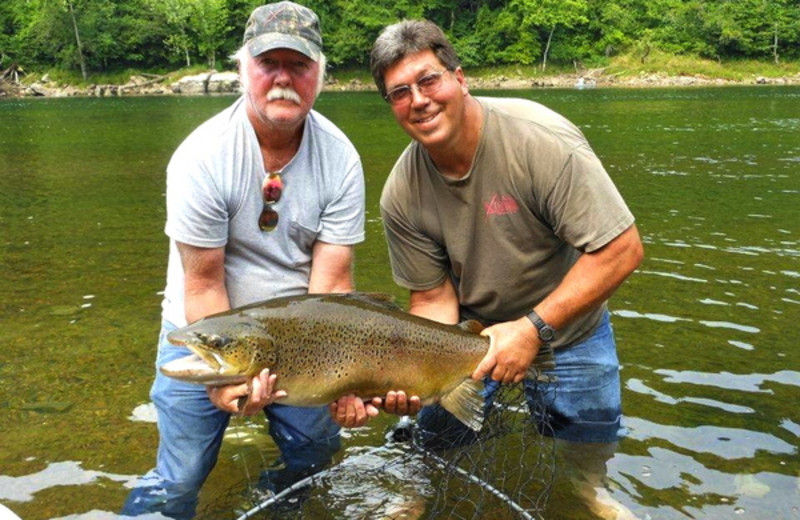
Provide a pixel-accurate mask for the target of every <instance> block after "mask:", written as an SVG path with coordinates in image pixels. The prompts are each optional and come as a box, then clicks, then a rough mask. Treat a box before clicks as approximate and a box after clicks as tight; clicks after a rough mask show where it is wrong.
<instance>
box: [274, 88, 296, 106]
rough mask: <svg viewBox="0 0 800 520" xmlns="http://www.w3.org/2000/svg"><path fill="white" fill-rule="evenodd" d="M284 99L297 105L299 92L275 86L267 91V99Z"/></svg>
mask: <svg viewBox="0 0 800 520" xmlns="http://www.w3.org/2000/svg"><path fill="white" fill-rule="evenodd" d="M278 99H285V100H287V101H291V102H293V103H297V104H298V105H299V104H300V103H301V101H300V94H298V93H297V92H296V91H295V90H294V89H292V88H283V87H275V88H273V89H271V90H270V91H269V92H268V93H267V101H275V100H278Z"/></svg>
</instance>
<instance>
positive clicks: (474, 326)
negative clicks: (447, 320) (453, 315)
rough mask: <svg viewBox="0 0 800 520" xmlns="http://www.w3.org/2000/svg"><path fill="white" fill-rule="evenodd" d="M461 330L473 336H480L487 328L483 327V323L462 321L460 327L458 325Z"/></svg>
mask: <svg viewBox="0 0 800 520" xmlns="http://www.w3.org/2000/svg"><path fill="white" fill-rule="evenodd" d="M456 326H457V327H458V328H459V329H461V330H463V331H465V332H471V333H473V334H480V332H481V331H482V330H483V329H485V328H486V327H484V326H483V324H482V323H481V322H479V321H478V320H467V321H462V322H461V323H459V324H458V325H456Z"/></svg>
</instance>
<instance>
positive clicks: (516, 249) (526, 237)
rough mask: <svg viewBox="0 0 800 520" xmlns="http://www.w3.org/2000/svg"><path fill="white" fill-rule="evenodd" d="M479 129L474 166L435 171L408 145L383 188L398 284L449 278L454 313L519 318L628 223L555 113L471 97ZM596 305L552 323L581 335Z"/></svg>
mask: <svg viewBox="0 0 800 520" xmlns="http://www.w3.org/2000/svg"><path fill="white" fill-rule="evenodd" d="M477 99H478V102H479V103H480V105H481V108H482V111H483V119H484V121H483V126H482V131H481V136H480V140H479V143H478V148H477V150H476V152H475V158H474V160H473V165H472V169H471V170H470V171H469V172H468V174H467V175H466V176H465V177H464V178H462V179H459V180H453V179H450V178H447V177H444V176H443V175H442V174H441V173H440V172H439V171H438V170H437V168H436V166H435V165H434V164H433V162H432V161H431V158H430V156H429V155H428V153H427V152H426V150H425V149H424V148H423V147H422V146H421V145H420V144H419V143H418V142H416V141H414V142H412V143H411V144H410V145H409V146H408V147H407V148H406V150H405V151H404V152H403V154H402V155H401V156H400V158H399V159H398V161H397V163H396V164H395V166H394V168H393V169H392V172H391V174H390V176H389V178H388V179H387V181H386V185H385V186H384V188H383V194H382V196H381V214H382V216H383V221H384V229H385V232H386V239H387V242H388V245H389V256H390V259H391V265H392V273H393V277H394V280H395V282H396V283H397V284H399V285H401V286H403V287H406V288H408V289H411V290H427V289H432V288H434V287H437V286H438V285H440V284H441V283H442V282H443V281H444V280H445V278H446V277H449V278H450V279H451V280H452V281H453V284H454V286H455V288H456V291H457V293H458V298H459V303H460V305H461V316H462V318H463V319H470V318H474V319H478V320H480V321H482V322H484V323H486V324H491V323H497V322H500V321H508V320H513V319H517V318H519V317H521V316H524V315H526V314H527V313H529V312H530V311H531V309H532V308H533V307H534V306H535V305H536V304H538V303H539V302H540V301H541V300H542V299H544V298H545V297H546V296H547V295H548V294H549V293H550V292H552V291H553V289H555V287H556V286H557V285H558V284H559V283H560V282H561V280H562V279H563V278H564V276H565V275H566V273H567V271H569V269H570V268H571V267H572V265H573V264H574V263H575V262H576V260H577V259H578V258H579V257H580V255H581V253H582V252H592V251H595V250H597V249H599V248H601V247H603V246H604V245H606V244H607V243H608V242H610V241H611V240H613V239H614V238H615V237H616V236H618V235H619V234H620V233H622V232H623V231H625V230H626V229H628V228H629V227H630V226H631V225H632V224H633V221H634V218H633V215H632V214H631V212H630V211H629V210H628V207H627V206H626V204H625V202H624V201H623V200H622V197H621V196H620V194H619V192H618V191H617V189H616V187H615V186H614V184H613V182H612V181H611V179H610V178H609V176H608V174H607V173H606V171H605V169H604V168H603V165H602V164H601V163H600V160H599V159H598V158H597V156H596V155H595V154H594V152H593V151H592V149H591V147H590V146H589V144H588V142H587V141H586V139H585V137H584V136H583V134H582V133H581V132H580V130H578V129H577V128H576V127H575V126H574V125H573V124H572V123H570V122H569V121H568V120H566V119H565V118H564V117H562V116H560V115H559V114H557V113H555V112H553V111H552V110H550V109H548V108H546V107H544V106H542V105H540V104H538V103H534V102H532V101H527V100H522V99H500V98H477ZM604 308H605V304H604V305H602V306H601V307H600V308H598V309H596V310H594V311H592V312H590V313H588V314H587V315H584V316H582V317H580V318H578V319H577V320H575V321H573V322H572V323H570V324H569V325H568V326H566V327H564V328H563V330H560V331H559V334H558V338H557V340H556V342H555V343H554V346H562V345H566V344H570V343H573V342H575V341H579V340H581V339H583V338H584V337H585V336H587V335H588V334H589V333H590V332H591V331H592V330H593V329H594V327H595V325H596V324H597V322H598V320H599V317H600V315H601V313H602V311H603V309H604Z"/></svg>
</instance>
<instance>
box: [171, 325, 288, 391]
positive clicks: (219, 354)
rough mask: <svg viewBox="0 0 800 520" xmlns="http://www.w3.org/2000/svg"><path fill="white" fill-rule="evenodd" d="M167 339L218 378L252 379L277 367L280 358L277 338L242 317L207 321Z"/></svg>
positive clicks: (178, 331)
mask: <svg viewBox="0 0 800 520" xmlns="http://www.w3.org/2000/svg"><path fill="white" fill-rule="evenodd" d="M167 339H168V340H169V342H170V343H172V344H173V345H183V346H186V347H187V348H188V349H189V350H191V351H192V352H193V353H194V354H195V355H196V356H198V357H199V358H200V359H201V360H202V361H203V362H204V363H205V365H207V366H205V367H203V369H204V371H206V372H209V373H211V374H215V375H216V376H231V377H232V376H253V375H255V374H257V373H258V372H260V371H261V370H262V369H264V368H271V367H274V366H275V365H276V363H277V358H278V356H277V351H276V348H275V340H274V338H273V337H272V336H271V335H270V334H269V332H268V331H267V330H266V329H265V328H264V326H263V325H262V324H261V323H260V322H259V321H258V320H255V319H252V318H248V317H243V316H238V317H237V316H219V317H214V316H212V317H209V318H204V319H202V320H200V321H197V322H195V323H193V324H191V325H188V326H186V327H183V328H180V329H177V330H175V331H173V332H170V333H169V334H168V335H167ZM201 366H202V364H199V365H198V368H199V367H201ZM198 377H202V376H200V374H198Z"/></svg>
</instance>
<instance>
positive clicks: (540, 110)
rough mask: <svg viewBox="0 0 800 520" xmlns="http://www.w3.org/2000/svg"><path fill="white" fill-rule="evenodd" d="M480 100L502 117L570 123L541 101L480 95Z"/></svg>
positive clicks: (550, 122)
mask: <svg viewBox="0 0 800 520" xmlns="http://www.w3.org/2000/svg"><path fill="white" fill-rule="evenodd" d="M478 99H479V100H480V102H481V103H482V104H483V105H484V106H485V107H487V108H488V109H489V111H490V112H493V113H495V114H497V115H498V116H499V117H500V118H502V119H511V120H521V121H530V122H534V123H540V124H570V125H571V124H572V123H570V122H569V121H568V120H567V118H565V117H564V116H562V115H561V114H559V113H558V112H556V111H555V110H553V109H552V108H549V107H547V106H545V105H543V104H541V103H537V102H536V101H532V100H530V99H522V98H506V97H480V98H478Z"/></svg>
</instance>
